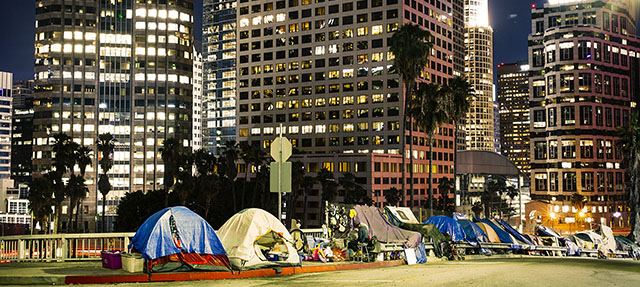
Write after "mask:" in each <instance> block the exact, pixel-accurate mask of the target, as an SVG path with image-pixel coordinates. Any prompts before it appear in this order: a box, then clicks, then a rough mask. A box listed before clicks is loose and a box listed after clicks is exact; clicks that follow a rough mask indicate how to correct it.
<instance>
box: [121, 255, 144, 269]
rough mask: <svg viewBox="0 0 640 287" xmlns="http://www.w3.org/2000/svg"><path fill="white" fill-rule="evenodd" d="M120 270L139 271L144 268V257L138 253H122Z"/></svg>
mask: <svg viewBox="0 0 640 287" xmlns="http://www.w3.org/2000/svg"><path fill="white" fill-rule="evenodd" d="M122 270H124V271H127V272H131V273H140V272H142V271H143V270H144V258H142V254H140V253H124V254H122Z"/></svg>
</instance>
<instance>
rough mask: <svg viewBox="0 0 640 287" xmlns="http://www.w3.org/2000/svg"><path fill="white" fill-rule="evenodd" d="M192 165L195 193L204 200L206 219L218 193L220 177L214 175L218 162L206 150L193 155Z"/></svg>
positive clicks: (200, 150)
mask: <svg viewBox="0 0 640 287" xmlns="http://www.w3.org/2000/svg"><path fill="white" fill-rule="evenodd" d="M193 164H194V166H195V168H196V177H195V191H196V192H197V195H199V196H201V197H202V198H203V199H204V215H203V217H204V218H205V219H207V218H208V216H209V209H210V208H211V201H212V200H213V198H215V197H216V196H218V194H219V193H220V184H221V182H220V177H219V176H218V174H216V173H215V171H216V169H217V165H218V162H217V159H216V157H215V156H213V155H212V154H211V153H209V152H208V151H207V150H206V149H199V150H197V151H195V153H194V154H193Z"/></svg>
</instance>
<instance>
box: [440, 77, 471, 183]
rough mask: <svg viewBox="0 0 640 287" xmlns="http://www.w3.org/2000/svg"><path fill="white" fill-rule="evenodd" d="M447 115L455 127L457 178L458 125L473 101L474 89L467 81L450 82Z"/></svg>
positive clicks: (454, 160)
mask: <svg viewBox="0 0 640 287" xmlns="http://www.w3.org/2000/svg"><path fill="white" fill-rule="evenodd" d="M446 90H447V95H448V100H447V102H446V103H447V113H448V114H449V118H450V119H451V120H452V121H453V126H454V133H453V137H454V145H453V154H454V156H453V176H454V178H455V176H456V173H457V167H458V165H457V163H458V145H457V143H456V142H455V140H457V137H458V124H459V122H460V121H461V120H462V119H464V118H466V116H467V113H468V112H469V109H470V108H471V101H472V95H473V89H472V88H471V85H470V84H469V82H467V80H466V79H464V78H462V77H459V76H456V77H454V78H452V79H450V80H449V81H448V84H447V87H446Z"/></svg>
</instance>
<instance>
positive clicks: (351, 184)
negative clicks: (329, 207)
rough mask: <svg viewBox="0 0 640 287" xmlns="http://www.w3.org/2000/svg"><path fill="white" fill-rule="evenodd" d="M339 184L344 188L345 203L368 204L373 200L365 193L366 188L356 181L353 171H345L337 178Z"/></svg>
mask: <svg viewBox="0 0 640 287" xmlns="http://www.w3.org/2000/svg"><path fill="white" fill-rule="evenodd" d="M338 182H339V183H340V185H342V188H343V189H344V192H345V194H344V203H346V204H365V205H370V204H371V203H373V200H371V198H370V197H369V195H368V194H367V190H366V189H365V188H364V187H363V186H362V185H360V184H359V183H357V182H356V176H355V175H354V174H353V173H350V172H346V173H343V174H342V177H341V178H339V179H338Z"/></svg>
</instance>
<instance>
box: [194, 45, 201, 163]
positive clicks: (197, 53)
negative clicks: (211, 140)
mask: <svg viewBox="0 0 640 287" xmlns="http://www.w3.org/2000/svg"><path fill="white" fill-rule="evenodd" d="M201 46H202V45H201V43H200V42H197V41H196V44H195V45H193V104H192V107H193V109H192V113H193V115H192V118H191V120H192V123H191V138H192V139H193V141H192V143H191V149H192V150H193V151H196V150H199V149H201V148H202V147H203V145H202V135H203V131H202V120H203V117H202V51H201V50H202V49H201Z"/></svg>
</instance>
